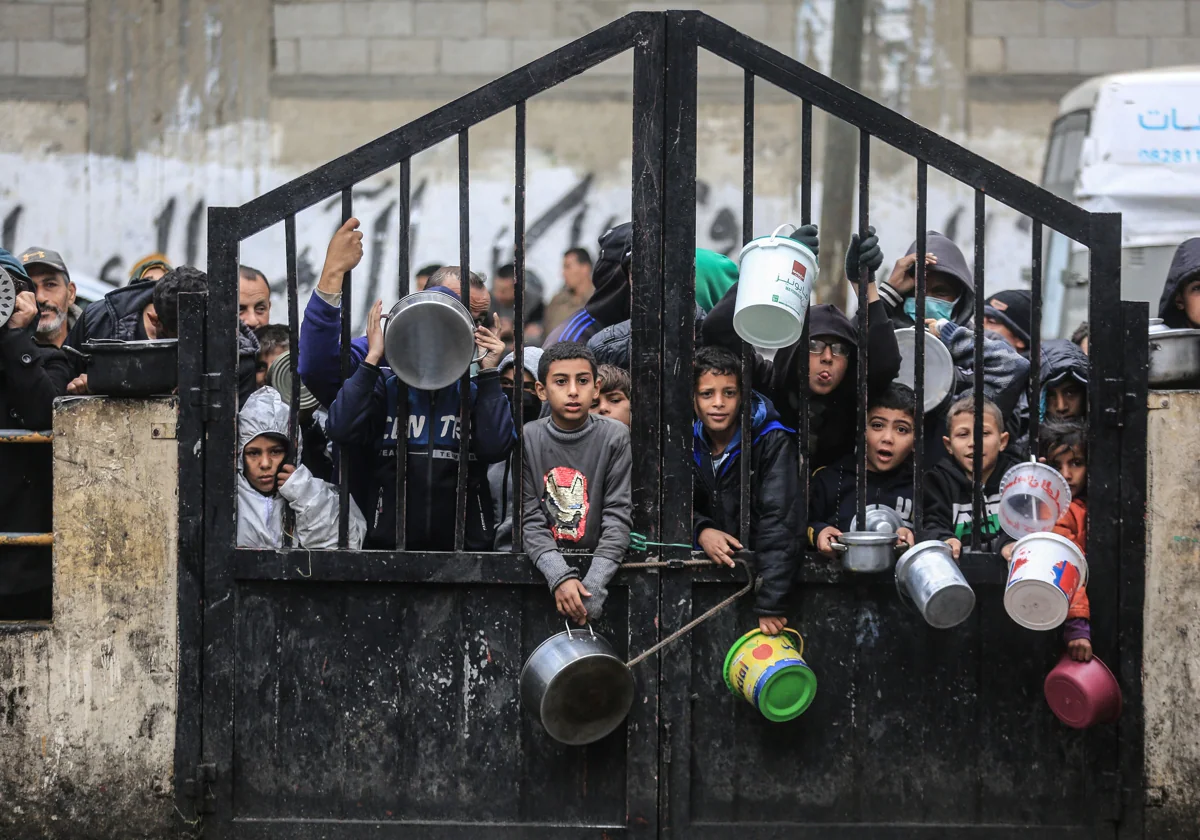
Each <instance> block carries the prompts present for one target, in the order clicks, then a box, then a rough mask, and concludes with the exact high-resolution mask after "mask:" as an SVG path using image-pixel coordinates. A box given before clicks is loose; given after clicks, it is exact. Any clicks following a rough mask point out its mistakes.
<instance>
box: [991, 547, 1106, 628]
mask: <svg viewBox="0 0 1200 840" xmlns="http://www.w3.org/2000/svg"><path fill="white" fill-rule="evenodd" d="M1087 576H1088V568H1087V560H1085V559H1084V557H1083V552H1082V551H1080V550H1079V548H1078V546H1076V545H1075V543H1073V542H1071V541H1070V540H1069V539H1067V538H1066V537H1063V536H1059V535H1058V534H1050V533H1047V534H1030V535H1029V536H1027V537H1022V538H1021V539H1019V540H1017V541H1016V542H1015V543H1014V544H1013V553H1012V560H1011V561H1009V564H1008V584H1007V585H1006V586H1005V587H1004V609H1005V610H1006V611H1007V612H1008V615H1009V617H1011V618H1012V620H1013V621H1015V622H1017V624H1020V625H1021V626H1022V627H1028V628H1029V629H1030V630H1053V629H1054V628H1055V627H1058V626H1059V625H1060V624H1062V623H1063V622H1064V621H1066V620H1067V610H1068V608H1069V606H1070V604H1071V598H1073V597H1074V596H1075V592H1076V590H1078V589H1079V587H1081V586H1084V585H1085V584H1086V583H1087Z"/></svg>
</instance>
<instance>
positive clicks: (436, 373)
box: [383, 290, 485, 391]
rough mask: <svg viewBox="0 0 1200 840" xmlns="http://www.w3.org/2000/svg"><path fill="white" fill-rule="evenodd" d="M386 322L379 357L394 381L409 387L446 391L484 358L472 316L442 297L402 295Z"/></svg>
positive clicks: (457, 302) (456, 301)
mask: <svg viewBox="0 0 1200 840" xmlns="http://www.w3.org/2000/svg"><path fill="white" fill-rule="evenodd" d="M384 318H385V319H386V323H385V324H384V329H383V354H384V356H386V357H387V361H388V365H389V366H390V367H391V369H392V370H393V371H394V372H395V374H396V376H398V377H400V379H401V381H403V382H405V383H407V384H408V385H409V386H411V387H413V388H419V389H420V390H422V391H436V390H438V389H439V388H445V387H446V386H448V385H452V384H453V383H455V382H457V381H458V380H459V379H461V378H462V375H463V374H464V373H466V372H467V368H469V367H470V366H471V364H472V363H473V362H477V361H479V359H481V358H483V354H484V352H485V351H484V350H483V348H479V347H476V345H475V321H474V320H473V319H472V318H471V313H470V311H468V310H467V308H466V307H465V306H463V305H462V301H460V300H459V299H458V298H456V297H452V296H451V295H448V294H445V293H444V292H435V291H428V290H427V291H422V292H413V293H412V294H411V295H406V296H405V297H403V298H401V299H400V300H398V301H397V302H396V305H395V306H393V307H392V311H391V312H389V313H388V314H387V315H385V316H384ZM476 351H478V354H477V353H476Z"/></svg>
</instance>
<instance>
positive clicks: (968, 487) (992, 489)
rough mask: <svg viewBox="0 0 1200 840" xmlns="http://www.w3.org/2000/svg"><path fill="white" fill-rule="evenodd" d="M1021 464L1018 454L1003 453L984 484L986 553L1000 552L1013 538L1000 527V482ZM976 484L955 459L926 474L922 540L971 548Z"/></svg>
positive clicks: (984, 548)
mask: <svg viewBox="0 0 1200 840" xmlns="http://www.w3.org/2000/svg"><path fill="white" fill-rule="evenodd" d="M1019 462H1020V459H1018V458H1017V457H1016V456H1015V455H1012V454H1010V453H1009V452H1007V451H1003V450H1002V451H1001V452H1000V456H999V457H998V458H997V459H996V467H995V469H993V470H992V474H991V475H990V476H988V480H987V482H986V483H985V484H984V485H983V502H984V512H985V515H986V517H987V518H986V520H985V521H984V523H983V526H982V528H981V530H980V534H981V536H982V540H981V545H982V547H983V550H984V551H999V550H1000V549H1001V548H1003V547H1004V546H1006V545H1007V544H1008V543H1010V542H1014V540H1013V538H1012V537H1010V536H1008V534H1006V533H1005V532H1004V531H1003V530H1001V528H1000V479H1002V478H1003V477H1004V474H1005V473H1006V472H1008V470H1009V469H1010V468H1011V467H1013V466H1014V465H1016V464H1017V463H1019ZM973 499H974V483H973V482H972V481H971V477H970V476H969V475H967V472H966V470H964V469H963V468H962V467H960V466H959V465H958V462H957V461H955V460H954V459H953V458H946V459H945V460H943V461H941V462H939V463H938V464H937V466H935V467H934V468H933V469H931V470H929V471H928V472H927V473H925V518H924V522H923V525H924V532H923V533H922V534H920V535H919V537H918V538H919V539H921V540H948V539H950V538H951V537H954V538H956V539H958V540H959V541H961V542H962V544H963V547H964V548H966V549H970V547H971V540H972V536H973V534H974V533H975V523H974V521H973V520H974V501H973Z"/></svg>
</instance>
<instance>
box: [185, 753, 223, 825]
mask: <svg viewBox="0 0 1200 840" xmlns="http://www.w3.org/2000/svg"><path fill="white" fill-rule="evenodd" d="M216 780H217V765H215V764H197V765H196V770H195V772H194V773H193V774H192V778H190V779H185V780H184V785H185V788H184V790H185V791H186V792H187V797H188V799H190V800H192V801H193V802H194V803H196V813H197V814H211V813H214V812H215V811H216V799H217V797H216V794H214V793H213V791H212V785H213V782H215V781H216Z"/></svg>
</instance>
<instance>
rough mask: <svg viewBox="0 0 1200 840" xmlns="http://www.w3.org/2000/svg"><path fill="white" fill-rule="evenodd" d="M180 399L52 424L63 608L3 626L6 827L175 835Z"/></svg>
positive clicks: (0, 729) (0, 811)
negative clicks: (44, 617)
mask: <svg viewBox="0 0 1200 840" xmlns="http://www.w3.org/2000/svg"><path fill="white" fill-rule="evenodd" d="M176 409H177V401H176V400H175V399H167V398H164V399H154V400H114V399H105V398H88V399H81V400H74V401H68V402H65V403H63V404H62V405H60V406H59V407H58V409H57V410H56V412H55V420H54V438H55V440H54V444H53V445H54V617H53V622H52V623H51V624H46V625H40V626H38V625H32V626H31V625H23V626H22V627H20V628H18V627H10V628H8V629H7V630H5V631H0V836H2V837H5V838H25V837H30V838H33V837H37V838H42V837H47V838H74V837H95V838H108V837H112V838H117V837H167V836H173V834H172V832H173V830H174V829H175V828H177V827H179V825H180V823H179V822H178V821H177V817H176V816H175V806H174V800H173V795H174V781H173V778H172V776H173V767H174V753H175V709H176V700H175V695H176V652H177V637H176V616H177V612H178V611H177V609H176V559H177V544H178V533H179V529H178V512H179V511H178V479H179V470H178V463H177V458H176V449H175V447H176V441H175V417H176Z"/></svg>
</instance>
